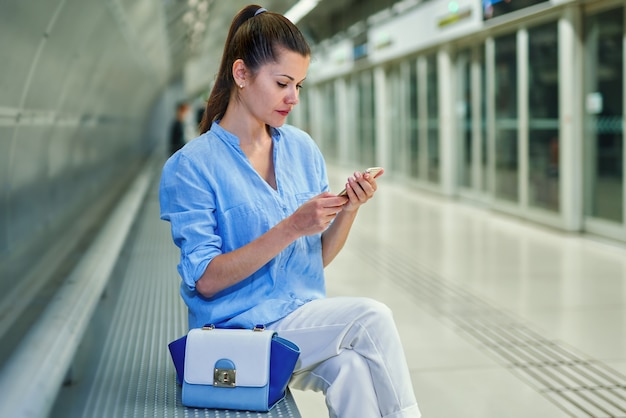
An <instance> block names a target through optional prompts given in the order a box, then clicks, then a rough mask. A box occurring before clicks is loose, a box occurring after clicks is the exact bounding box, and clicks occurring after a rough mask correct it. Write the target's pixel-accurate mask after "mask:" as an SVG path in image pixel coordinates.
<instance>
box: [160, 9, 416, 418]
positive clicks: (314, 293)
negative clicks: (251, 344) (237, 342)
mask: <svg viewBox="0 0 626 418" xmlns="http://www.w3.org/2000/svg"><path fill="white" fill-rule="evenodd" d="M310 56H311V51H310V49H309V45H308V44H307V42H306V40H305V39H304V36H303V35H302V33H301V32H300V31H299V30H298V28H297V27H296V26H295V25H293V23H291V21H289V20H288V19H287V18H285V17H284V16H282V15H280V14H276V13H271V12H267V11H266V10H265V9H263V8H261V7H260V6H256V5H251V6H247V7H245V8H244V9H242V10H241V11H240V12H239V13H238V14H237V15H236V16H235V18H234V20H233V22H232V24H231V27H230V30H229V33H228V36H227V40H226V46H225V48H224V55H223V57H222V62H221V64H220V69H219V72H218V74H217V78H216V83H215V86H214V87H213V89H212V91H211V95H210V97H209V99H208V102H207V106H206V112H205V113H204V119H203V121H202V125H201V131H202V132H203V134H202V135H200V136H199V137H198V138H196V139H194V140H193V141H191V142H190V143H189V144H187V146H185V148H183V149H182V150H181V151H180V152H177V153H176V154H175V155H174V156H173V157H170V158H169V160H168V161H167V162H166V164H165V166H164V167H163V172H162V176H161V184H160V204H161V219H163V220H166V221H169V222H170V223H171V232H172V238H173V240H174V243H175V244H176V245H177V246H178V247H180V263H179V264H178V271H179V273H180V275H181V277H182V283H181V287H180V294H181V296H182V298H183V300H184V301H185V303H186V304H187V308H188V320H189V323H188V326H189V328H198V327H202V326H203V325H205V324H214V325H215V326H216V327H218V328H248V329H252V328H253V327H254V326H255V325H256V324H263V325H265V326H266V328H267V329H270V330H275V331H276V332H278V334H279V335H280V336H282V337H284V338H286V339H288V340H291V341H293V342H294V343H295V344H297V345H298V346H299V347H300V350H301V355H300V360H299V362H298V365H297V366H296V369H295V371H294V374H293V377H292V380H291V382H290V387H292V388H295V389H300V390H314V391H321V392H323V393H324V394H325V396H326V404H327V407H328V411H329V415H330V416H331V417H341V418H373V417H376V418H380V417H385V418H417V417H419V416H420V411H419V408H418V406H417V402H416V400H415V395H414V393H413V385H412V383H411V376H410V374H409V369H408V366H407V363H406V359H405V355H404V351H403V348H402V343H401V341H400V337H399V335H398V331H397V328H396V325H395V323H394V320H393V316H392V312H391V310H390V309H389V308H388V307H387V306H385V305H384V304H382V303H380V302H378V301H376V300H373V299H370V298H365V297H331V298H329V297H326V290H325V278H324V267H325V266H327V265H328V264H329V263H331V262H332V260H333V259H334V258H335V256H337V254H338V253H339V252H340V251H341V249H342V248H343V246H344V243H345V242H346V239H347V238H348V233H349V232H350V229H351V227H352V224H353V222H354V221H355V219H356V216H357V212H358V211H359V208H360V207H361V205H363V204H365V203H366V202H367V201H368V200H369V199H371V198H372V197H373V196H374V194H375V192H376V188H377V186H376V180H375V179H374V176H372V175H370V174H367V173H360V172H355V173H354V175H353V176H351V177H350V178H348V179H347V182H346V189H347V195H346V196H337V195H336V194H334V193H331V192H330V190H329V185H328V178H327V172H326V165H325V163H324V158H323V156H322V154H321V152H320V150H319V148H318V147H317V145H316V144H315V142H314V141H313V140H312V138H311V137H310V136H309V135H308V134H307V133H305V132H304V131H302V130H300V129H297V128H295V127H293V126H290V125H286V124H285V121H286V119H287V116H288V115H289V113H290V112H291V110H292V109H293V107H294V106H295V105H296V104H298V100H299V95H300V89H301V88H302V84H303V83H304V79H305V78H306V75H307V71H308V68H309V62H310Z"/></svg>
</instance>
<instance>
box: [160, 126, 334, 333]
mask: <svg viewBox="0 0 626 418" xmlns="http://www.w3.org/2000/svg"><path fill="white" fill-rule="evenodd" d="M272 140H273V144H274V147H273V152H274V155H273V159H274V170H275V174H276V185H277V190H274V189H273V188H272V187H271V186H270V185H269V184H268V183H267V182H266V181H265V180H264V179H263V178H262V177H261V176H259V174H258V173H257V172H256V170H255V169H254V168H253V167H252V165H251V164H250V162H249V161H248V158H247V157H246V155H245V154H244V153H243V152H242V150H241V148H240V147H239V139H238V138H237V137H236V136H235V135H233V134H231V133H229V132H228V131H226V130H224V129H223V128H222V127H221V126H219V125H218V124H217V123H214V124H213V126H212V127H211V130H210V131H208V132H207V133H205V134H203V135H201V136H200V137H198V138H196V139H194V140H193V141H191V142H189V143H188V144H187V145H186V146H185V147H183V148H182V149H181V150H180V151H178V152H177V153H175V154H174V155H173V156H172V157H170V159H169V160H168V161H167V162H166V164H165V166H164V168H163V173H162V176H161V184H160V196H159V197H160V203H161V219H163V220H166V221H169V222H170V223H171V229H172V238H173V240H174V243H175V244H176V245H177V246H178V247H179V248H180V263H179V264H178V272H179V273H180V276H181V277H182V284H181V289H180V290H181V296H182V298H183V300H184V301H185V303H186V304H187V307H188V308H189V328H190V329H191V328H197V327H201V326H203V325H204V324H208V323H211V324H215V325H216V326H221V327H244V328H251V327H253V326H254V325H256V324H269V323H271V322H274V321H276V320H278V319H280V318H282V317H284V316H286V315H287V314H289V313H290V312H292V311H293V310H295V309H296V308H298V307H299V306H301V305H303V304H304V303H306V302H308V301H311V300H313V299H318V298H322V297H324V296H325V285H324V271H323V262H322V242H321V234H316V235H311V236H305V237H301V238H299V239H297V240H296V241H295V242H293V243H292V244H291V245H289V246H288V247H287V248H286V249H284V250H283V251H282V252H281V253H280V254H278V255H277V256H276V257H275V258H274V259H272V260H271V261H270V262H268V263H267V264H266V265H264V266H263V267H262V268H261V269H259V270H258V271H256V272H255V273H254V274H252V275H251V276H250V277H248V278H246V279H245V280H243V281H241V282H239V283H237V284H235V285H233V286H231V287H229V288H227V289H225V290H223V291H221V292H219V293H218V294H216V295H215V296H213V297H211V298H205V297H203V296H201V295H200V294H199V293H198V292H197V291H196V281H197V280H198V279H199V278H200V277H201V276H202V274H203V273H204V271H205V270H206V268H207V266H208V264H209V263H210V262H211V260H212V259H213V258H214V257H215V256H217V255H219V254H222V253H227V252H230V251H233V250H236V249H237V248H240V247H242V246H244V245H246V244H248V243H249V242H251V241H253V240H254V239H256V238H258V237H259V236H261V235H262V234H264V233H265V232H267V231H268V230H269V229H270V228H272V227H273V226H274V225H276V224H277V223H279V222H280V221H281V220H283V219H284V218H286V217H287V216H289V215H291V214H292V213H293V212H294V211H295V210H296V209H297V208H298V207H299V206H300V205H302V204H303V203H304V202H306V201H307V200H309V199H311V198H312V197H313V196H316V195H318V194H319V193H322V192H323V191H326V190H328V178H327V173H326V167H325V164H324V159H323V157H322V155H321V153H320V151H319V149H318V147H317V145H316V144H315V143H314V142H313V140H312V139H311V137H310V136H308V135H307V134H306V133H305V132H303V131H301V130H299V129H296V128H294V127H292V126H289V125H283V126H282V127H280V128H272Z"/></svg>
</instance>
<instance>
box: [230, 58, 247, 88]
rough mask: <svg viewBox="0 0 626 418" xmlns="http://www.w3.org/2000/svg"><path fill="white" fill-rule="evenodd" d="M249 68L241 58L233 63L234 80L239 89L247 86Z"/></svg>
mask: <svg viewBox="0 0 626 418" xmlns="http://www.w3.org/2000/svg"><path fill="white" fill-rule="evenodd" d="M247 75H248V68H247V67H246V64H245V63H244V62H243V60H242V59H241V58H239V59H238V60H236V61H235V62H234V63H233V78H234V79H235V83H236V84H237V86H238V87H239V88H241V89H242V88H244V87H245V86H246V81H247Z"/></svg>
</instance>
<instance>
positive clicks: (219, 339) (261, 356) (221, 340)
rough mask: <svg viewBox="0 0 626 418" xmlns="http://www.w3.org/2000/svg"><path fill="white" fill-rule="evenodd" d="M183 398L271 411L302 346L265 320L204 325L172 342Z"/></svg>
mask: <svg viewBox="0 0 626 418" xmlns="http://www.w3.org/2000/svg"><path fill="white" fill-rule="evenodd" d="M169 349H170V353H171V355H172V360H173V361H174V366H175V368H176V372H177V379H178V382H179V383H182V386H183V388H182V403H183V405H185V406H190V407H197V408H216V409H234V410H246V411H269V410H270V409H271V408H272V407H273V406H274V405H276V403H278V402H279V401H280V400H282V399H283V398H284V397H285V391H286V388H287V383H289V379H290V378H291V374H292V373H293V370H294V368H295V366H296V362H297V360H298V357H299V356H300V349H299V348H298V346H297V345H295V344H294V343H293V342H291V341H289V340H286V339H284V338H281V337H279V336H278V334H277V333H276V332H275V331H270V330H265V328H264V327H263V326H257V327H255V328H254V330H249V329H218V328H215V327H213V326H205V327H202V328H196V329H192V330H190V331H189V333H188V334H187V335H186V336H185V337H182V338H180V339H178V340H176V341H174V342H172V343H170V344H169Z"/></svg>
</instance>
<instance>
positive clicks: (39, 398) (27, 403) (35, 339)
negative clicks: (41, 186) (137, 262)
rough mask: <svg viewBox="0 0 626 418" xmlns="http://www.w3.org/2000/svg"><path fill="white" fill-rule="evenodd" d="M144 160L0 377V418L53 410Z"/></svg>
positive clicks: (134, 203) (138, 196)
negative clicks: (91, 242) (92, 240)
mask: <svg viewBox="0 0 626 418" xmlns="http://www.w3.org/2000/svg"><path fill="white" fill-rule="evenodd" d="M153 166H154V160H153V159H149V160H148V161H147V162H146V163H145V165H144V167H143V169H142V171H141V172H140V173H139V175H138V176H137V178H136V179H135V180H134V181H133V183H132V184H131V186H130V187H129V188H128V190H127V192H126V193H125V195H124V196H123V198H122V199H121V200H120V202H119V203H118V205H117V206H116V207H115V209H114V210H113V212H112V213H111V215H110V216H109V218H108V219H107V221H106V223H105V224H104V225H103V227H102V229H101V230H100V231H99V232H98V235H97V236H96V238H95V240H94V242H93V244H92V245H91V246H90V247H89V249H88V250H87V252H86V253H85V255H84V257H83V258H82V259H81V260H80V262H79V263H78V264H77V266H76V267H75V269H74V270H73V271H72V273H71V274H70V275H69V276H68V277H67V279H66V280H65V282H64V283H63V285H62V287H61V288H60V289H59V290H58V291H57V293H56V294H55V295H54V297H53V298H52V299H51V301H50V303H49V304H48V306H47V308H46V310H45V311H44V312H43V314H42V315H41V319H40V320H39V321H38V322H36V323H35V324H34V325H33V327H32V328H31V329H30V330H29V332H28V333H27V335H26V336H25V337H24V339H23V340H22V341H21V342H20V344H19V346H18V347H17V349H16V350H15V351H14V353H13V355H12V357H11V358H10V359H9V360H8V361H7V362H6V365H5V367H4V369H3V370H2V371H1V373H0V417H11V418H43V417H46V416H47V415H48V414H49V412H50V410H51V408H52V406H53V405H54V402H55V399H56V397H57V394H58V392H59V390H60V388H61V385H62V383H63V380H64V378H65V376H66V374H67V371H68V369H69V367H70V365H71V363H72V359H73V358H74V355H75V353H76V350H77V348H78V346H79V344H80V343H81V340H82V338H83V334H84V332H85V330H86V329H87V327H88V325H89V322H90V320H91V317H92V315H93V313H94V311H95V309H96V306H97V305H98V301H99V300H100V296H101V295H102V292H103V290H104V288H105V286H106V284H107V282H108V279H109V276H110V275H111V272H112V271H113V268H114V267H115V264H116V261H117V259H118V256H119V253H120V251H121V250H122V248H123V246H124V243H125V241H126V237H127V235H128V232H129V230H130V228H131V226H132V224H133V221H134V219H135V217H136V215H137V212H138V211H139V209H140V207H141V203H142V202H143V200H144V197H145V195H146V192H147V190H148V186H149V185H150V181H151V179H152V175H153Z"/></svg>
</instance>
